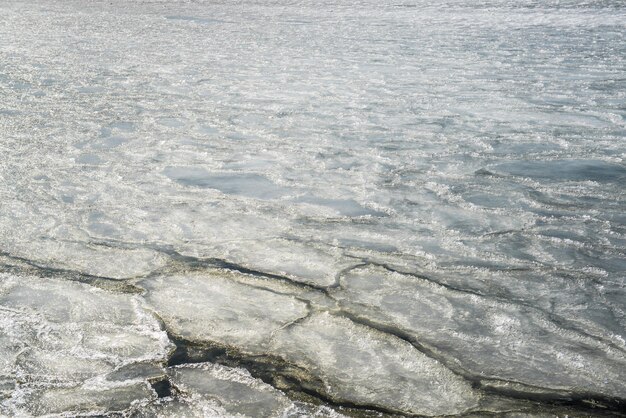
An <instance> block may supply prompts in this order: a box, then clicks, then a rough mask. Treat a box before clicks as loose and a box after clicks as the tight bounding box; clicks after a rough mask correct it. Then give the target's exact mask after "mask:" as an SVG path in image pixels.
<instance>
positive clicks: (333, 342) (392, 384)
mask: <svg viewBox="0 0 626 418" xmlns="http://www.w3.org/2000/svg"><path fill="white" fill-rule="evenodd" d="M274 347H275V350H276V352H278V353H284V354H283V355H284V356H285V357H286V358H287V359H288V360H291V361H292V362H294V363H297V364H302V365H304V366H305V367H307V368H309V369H311V370H312V372H313V373H315V374H317V375H319V376H320V377H321V379H322V381H323V382H324V384H325V385H326V390H327V391H328V394H329V396H331V397H333V398H336V399H337V400H339V401H343V402H345V401H348V402H351V403H355V404H363V405H372V406H376V407H379V408H380V407H382V408H384V409H387V410H391V411H394V410H395V411H401V412H407V413H411V414H420V415H449V414H456V413H461V412H464V411H466V410H468V409H470V408H472V407H474V406H476V405H477V400H478V396H477V394H476V393H474V391H473V390H472V388H471V386H470V384H469V383H468V382H466V381H464V380H463V379H462V378H460V377H459V376H457V375H455V374H454V373H452V372H451V371H450V370H449V369H447V368H446V367H444V366H443V365H442V364H440V363H439V362H437V361H436V360H433V359H432V358H430V357H428V356H426V355H424V354H422V353H420V352H419V351H417V350H416V349H415V347H414V346H412V345H411V344H409V343H407V342H406V341H402V340H401V339H399V338H397V337H394V336H388V335H384V334H383V333H379V332H376V331H372V330H370V329H368V328H367V327H365V326H362V325H357V324H354V323H352V321H350V320H349V319H345V318H337V317H334V316H332V315H329V314H328V313H323V314H316V315H314V316H312V317H311V318H309V319H307V320H305V321H303V322H300V323H299V324H297V325H294V326H293V327H289V328H286V329H285V330H283V331H281V332H279V333H278V334H277V337H276V339H275V343H274ZM442 397H445V399H446V401H445V402H441V398H442Z"/></svg>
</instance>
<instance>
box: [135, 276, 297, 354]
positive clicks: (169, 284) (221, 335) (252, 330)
mask: <svg viewBox="0 0 626 418" xmlns="http://www.w3.org/2000/svg"><path fill="white" fill-rule="evenodd" d="M236 278H237V274H234V273H230V274H229V273H221V274H220V272H215V273H213V274H207V275H185V276H182V275H181V276H173V277H171V276H164V277H159V278H155V279H149V280H146V281H144V282H142V283H141V285H142V286H144V287H145V288H146V289H147V294H146V301H147V302H148V304H149V305H150V306H151V307H152V308H153V309H154V310H155V312H156V313H157V314H158V315H159V316H160V317H161V318H163V320H164V321H165V323H166V324H167V325H168V327H169V329H170V330H171V331H172V332H173V333H175V334H176V335H179V336H181V337H183V338H185V339H188V340H192V341H207V342H213V343H218V344H221V345H230V346H234V347H241V348H243V350H244V351H247V352H250V353H262V352H263V351H264V350H267V344H268V342H269V340H270V339H271V337H272V334H273V333H274V332H276V331H277V330H278V329H280V328H282V327H284V326H286V325H288V324H289V323H291V322H293V321H295V320H297V319H299V318H301V317H303V316H306V314H307V305H306V303H304V302H302V301H301V300H298V299H296V298H294V297H293V296H289V295H282V294H277V293H274V292H271V291H268V290H264V289H259V288H256V287H253V286H248V285H245V284H241V283H237V282H236V281H235V280H236Z"/></svg>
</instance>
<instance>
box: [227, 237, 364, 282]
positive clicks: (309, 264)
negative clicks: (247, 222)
mask: <svg viewBox="0 0 626 418" xmlns="http://www.w3.org/2000/svg"><path fill="white" fill-rule="evenodd" d="M220 250H221V251H222V252H223V253H224V257H225V258H226V259H227V260H228V261H230V262H233V263H236V264H239V265H241V266H244V267H246V268H249V269H251V270H258V271H260V272H263V273H269V274H277V275H282V276H285V277H287V278H289V279H291V280H293V281H296V282H301V283H306V284H310V285H313V286H319V287H326V286H332V285H333V284H335V276H336V275H337V273H338V272H339V271H341V270H342V269H344V268H346V267H348V266H350V265H352V264H354V261H353V260H350V259H347V258H345V257H343V255H342V254H341V253H339V252H335V253H334V254H333V253H332V252H330V251H326V250H324V249H321V248H318V247H317V246H315V245H314V244H312V243H303V242H297V241H290V240H285V239H267V240H263V241H240V242H234V243H226V244H224V245H223V246H222V247H221V248H220Z"/></svg>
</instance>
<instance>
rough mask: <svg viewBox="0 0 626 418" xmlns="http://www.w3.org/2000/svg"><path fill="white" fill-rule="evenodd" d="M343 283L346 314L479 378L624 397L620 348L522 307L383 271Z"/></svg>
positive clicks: (356, 273)
mask: <svg viewBox="0 0 626 418" xmlns="http://www.w3.org/2000/svg"><path fill="white" fill-rule="evenodd" d="M341 283H342V290H341V291H339V292H337V298H338V299H341V300H344V298H345V301H346V302H345V305H346V308H347V309H348V310H349V311H350V312H353V313H354V314H355V315H361V314H364V315H365V316H366V317H368V318H375V319H378V318H380V320H382V321H383V322H384V323H388V324H389V323H390V324H391V325H392V326H394V327H397V328H402V329H404V330H406V331H407V332H408V333H410V334H412V335H414V336H415V339H416V340H418V341H420V343H421V344H423V345H425V346H427V347H429V348H430V349H431V350H433V351H435V352H436V353H438V354H439V355H441V356H442V358H445V359H446V363H449V364H450V365H453V366H455V367H459V368H460V369H461V370H465V371H467V372H469V373H471V374H472V375H474V376H479V377H480V378H481V379H499V380H507V381H513V382H518V383H523V384H526V385H528V386H540V387H544V388H546V389H549V388H552V389H557V390H558V389H560V390H567V389H568V388H571V387H575V388H577V389H578V390H584V391H585V392H594V391H597V392H600V393H601V394H602V395H606V396H614V397H619V398H623V397H625V396H626V388H625V387H624V384H623V382H624V380H625V379H626V356H625V355H624V351H623V349H622V348H621V347H614V346H612V345H611V344H609V343H606V342H602V341H597V340H596V339H595V338H591V337H590V336H588V335H586V334H585V333H584V332H580V331H578V332H577V331H575V330H572V329H569V328H568V327H566V326H559V325H557V324H555V323H554V322H552V321H550V316H549V315H547V314H546V313H545V312H542V311H540V310H537V309H533V308H532V307H530V306H528V305H526V304H523V303H520V304H516V303H511V302H508V301H499V300H498V301H497V300H490V299H487V298H485V297H482V296H479V295H476V294H473V293H466V292H462V291H458V290H453V289H450V288H446V287H444V286H441V285H439V284H435V283H433V282H430V281H427V280H425V279H422V278H418V277H415V276H408V275H402V274H399V273H395V272H393V273H392V272H389V271H386V270H385V269H383V268H359V269H355V270H353V271H351V272H349V273H348V274H347V275H346V276H344V277H343V278H342V281H341ZM342 304H343V303H342ZM368 309H371V310H370V312H367V311H368ZM448 356H449V357H448ZM521 390H523V389H521ZM527 390H529V391H536V390H537V389H536V387H532V388H529V389H527Z"/></svg>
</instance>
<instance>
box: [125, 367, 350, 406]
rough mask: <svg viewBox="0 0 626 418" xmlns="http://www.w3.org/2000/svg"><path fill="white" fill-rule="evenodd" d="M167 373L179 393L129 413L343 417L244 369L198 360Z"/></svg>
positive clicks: (169, 370)
mask: <svg viewBox="0 0 626 418" xmlns="http://www.w3.org/2000/svg"><path fill="white" fill-rule="evenodd" d="M167 373H168V375H169V377H170V380H171V383H172V385H173V386H174V387H175V388H176V390H177V391H179V392H180V394H181V396H179V397H177V398H171V397H170V398H165V399H163V400H159V401H156V402H151V403H149V404H148V405H141V406H139V407H136V408H135V411H133V413H132V415H131V416H147V417H150V416H159V417H190V418H193V417H198V416H225V417H231V416H232V417H251V418H254V417H260V416H263V417H285V418H287V417H319V418H339V417H342V416H343V415H341V414H339V413H337V412H335V411H333V410H332V409H330V408H326V407H323V406H321V407H320V406H314V405H311V404H307V403H303V402H293V401H291V400H290V399H289V398H288V397H287V396H285V394H284V393H282V392H280V391H278V390H276V389H275V388H273V387H272V386H270V385H268V384H266V383H263V382H262V381H261V380H259V379H255V378H253V377H252V376H250V374H249V373H248V372H247V371H246V370H244V369H238V368H232V367H225V366H220V365H216V364H210V363H199V364H191V365H183V366H175V367H170V368H168V370H167Z"/></svg>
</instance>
